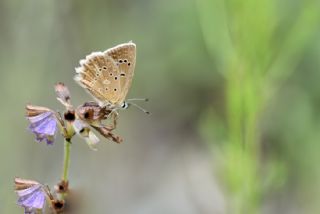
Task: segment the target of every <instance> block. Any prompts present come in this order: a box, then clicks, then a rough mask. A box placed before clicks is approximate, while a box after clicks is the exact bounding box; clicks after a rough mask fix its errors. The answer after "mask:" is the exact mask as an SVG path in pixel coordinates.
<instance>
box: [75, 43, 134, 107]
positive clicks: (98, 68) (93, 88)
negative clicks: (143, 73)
mask: <svg viewBox="0 0 320 214" xmlns="http://www.w3.org/2000/svg"><path fill="white" fill-rule="evenodd" d="M135 65H136V45H135V44H134V43H133V42H132V41H130V42H128V43H124V44H120V45H117V46H115V47H113V48H110V49H107V50H106V51H104V52H93V53H91V54H90V55H88V56H86V58H85V59H83V60H80V67H77V68H76V73H77V74H76V76H75V77H74V79H75V81H76V82H77V83H79V84H80V86H82V87H83V88H85V89H86V90H87V91H88V92H89V93H90V94H91V95H92V96H93V97H94V98H95V100H96V101H97V102H98V103H99V105H100V106H107V107H109V108H110V109H112V110H117V109H121V108H122V109H126V108H128V107H129V104H128V103H127V102H126V101H125V98H126V96H127V93H128V91H129V88H130V86H131V82H132V78H133V74H134V68H135Z"/></svg>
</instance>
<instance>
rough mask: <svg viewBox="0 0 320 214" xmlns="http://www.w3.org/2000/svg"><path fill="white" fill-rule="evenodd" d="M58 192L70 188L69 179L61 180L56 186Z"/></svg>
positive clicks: (66, 190) (64, 191)
mask: <svg viewBox="0 0 320 214" xmlns="http://www.w3.org/2000/svg"><path fill="white" fill-rule="evenodd" d="M54 189H55V191H56V192H57V193H67V192H68V190H69V181H65V180H61V181H60V182H59V183H57V185H55V186H54Z"/></svg>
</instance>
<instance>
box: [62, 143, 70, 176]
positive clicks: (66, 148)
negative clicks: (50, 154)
mask: <svg viewBox="0 0 320 214" xmlns="http://www.w3.org/2000/svg"><path fill="white" fill-rule="evenodd" d="M70 147H71V142H70V141H67V140H64V160H63V175H62V180H63V181H66V182H67V181H68V173H69V165H70Z"/></svg>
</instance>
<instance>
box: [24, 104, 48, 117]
mask: <svg viewBox="0 0 320 214" xmlns="http://www.w3.org/2000/svg"><path fill="white" fill-rule="evenodd" d="M49 111H51V109H49V108H46V107H42V106H33V105H27V106H26V116H27V117H34V116H37V115H39V114H42V113H44V112H49Z"/></svg>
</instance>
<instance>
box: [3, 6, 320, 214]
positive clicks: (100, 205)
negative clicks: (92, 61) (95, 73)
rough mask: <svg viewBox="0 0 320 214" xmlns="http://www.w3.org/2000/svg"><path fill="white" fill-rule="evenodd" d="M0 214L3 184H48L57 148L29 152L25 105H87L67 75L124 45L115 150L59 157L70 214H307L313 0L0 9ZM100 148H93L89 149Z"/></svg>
mask: <svg viewBox="0 0 320 214" xmlns="http://www.w3.org/2000/svg"><path fill="white" fill-rule="evenodd" d="M0 32H1V34H0V47H1V48H0V65H1V78H0V83H1V84H0V89H1V93H0V98H1V100H2V102H1V105H2V107H1V111H0V112H1V115H0V116H1V123H0V127H1V140H0V163H1V165H0V166H1V167H0V213H22V212H23V211H22V209H21V208H19V207H18V206H17V205H16V195H15V193H14V191H13V178H14V177H15V176H19V177H23V178H29V179H35V180H38V181H40V182H43V183H46V184H49V185H50V186H53V185H54V184H55V183H56V182H57V181H58V179H59V178H60V174H61V170H62V169H61V168H62V158H63V143H62V139H61V138H60V136H58V138H57V141H56V143H55V145H54V146H46V145H45V144H44V143H41V144H37V143H35V142H34V137H33V135H32V134H31V133H29V132H28V131H27V126H28V123H27V121H26V120H25V118H24V107H25V105H26V104H27V103H32V104H35V105H43V106H48V107H50V108H51V109H54V110H59V109H60V110H63V108H62V106H61V105H60V104H59V103H58V102H57V101H56V100H55V93H54V90H53V85H54V84H55V83H56V82H59V81H62V82H64V83H66V84H67V86H68V87H69V89H70V91H71V94H72V102H73V104H74V105H80V104H81V103H83V102H85V101H88V100H91V99H92V98H91V97H90V96H89V95H88V94H87V93H85V91H84V90H83V89H82V88H81V87H79V86H78V85H77V84H76V83H75V82H74V81H73V76H74V74H75V71H74V67H76V66H78V62H79V60H80V59H82V58H84V57H85V55H87V54H89V53H91V52H92V51H99V50H100V51H102V50H105V49H107V48H110V47H112V46H114V45H117V44H120V43H124V42H127V41H130V40H133V41H134V42H135V43H136V44H137V64H136V73H135V77H134V80H133V84H132V88H131V90H130V92H129V95H128V97H130V98H134V97H148V98H150V102H149V103H147V104H142V105H143V106H144V107H145V108H147V109H148V110H150V111H151V112H152V115H151V116H147V115H144V114H143V113H141V112H140V111H138V110H137V109H135V108H130V109H129V110H127V111H123V112H121V113H120V121H119V126H118V129H117V131H116V132H117V133H118V134H120V135H121V136H122V137H123V138H124V139H125V141H124V143H123V144H120V145H116V144H114V143H112V142H101V143H100V144H99V146H98V151H97V152H93V151H91V150H89V149H88V147H87V145H86V144H85V143H84V142H83V141H82V140H81V139H79V138H76V139H75V140H74V142H73V146H72V150H71V166H70V183H71V188H72V190H73V191H72V194H71V196H70V197H71V209H70V213H97V214H99V213H101V214H102V213H117V214H119V213H130V214H132V213H137V214H141V213H159V214H160V213H161V214H163V213H166V214H177V213H179V214H180V213H181V214H189V213H190V214H193V213H197V214H198V213H218V214H224V213H231V214H236V213H239V214H242V213H249V214H250V213H290V214H293V213H320V204H319V200H320V196H319V195H320V167H319V165H318V163H319V162H320V142H319V139H320V116H319V113H320V93H319V91H320V84H319V80H320V72H319V67H320V60H319V57H320V40H319V36H320V2H319V1H317V0H314V1H312V0H308V1H299V0H280V1H279V0H260V1H256V0H175V1H169V0H164V1H155V0H151V1H143V0H137V1H130V0H118V1H116V0H114V1H103V0H93V1H84V0H78V1H76V0H65V1H57V0H55V1H54V0H29V1H18V0H1V1H0ZM102 141H106V140H102Z"/></svg>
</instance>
